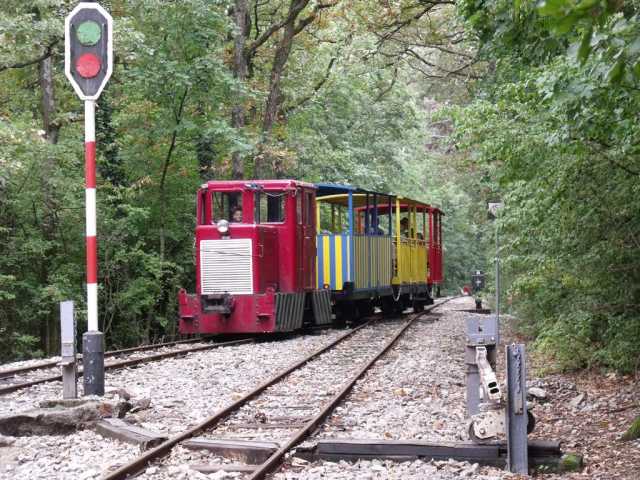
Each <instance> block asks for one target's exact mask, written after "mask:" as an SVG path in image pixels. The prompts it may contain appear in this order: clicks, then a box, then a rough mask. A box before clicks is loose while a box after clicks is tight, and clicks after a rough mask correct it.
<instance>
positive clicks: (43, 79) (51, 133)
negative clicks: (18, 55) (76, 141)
mask: <svg viewBox="0 0 640 480" xmlns="http://www.w3.org/2000/svg"><path fill="white" fill-rule="evenodd" d="M52 63H53V61H52V59H51V57H47V58H45V59H44V60H42V61H41V62H40V68H39V74H40V79H39V80H40V88H41V90H42V124H43V125H42V126H43V130H44V134H45V138H46V139H47V141H48V142H49V143H51V144H53V145H55V144H56V143H58V132H59V130H60V127H59V126H58V125H57V123H56V122H55V121H54V117H55V114H56V104H55V96H54V89H53V67H52Z"/></svg>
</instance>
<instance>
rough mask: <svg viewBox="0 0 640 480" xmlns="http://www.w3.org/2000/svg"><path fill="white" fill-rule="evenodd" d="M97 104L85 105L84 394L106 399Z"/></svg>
mask: <svg viewBox="0 0 640 480" xmlns="http://www.w3.org/2000/svg"><path fill="white" fill-rule="evenodd" d="M95 108H96V102H95V101H94V100H85V102H84V125H85V183H86V216H87V220H86V222H87V231H86V235H87V332H86V333H85V334H84V335H83V336H82V359H83V365H84V373H83V379H84V382H83V383H84V394H85V395H104V348H103V345H104V340H103V335H102V333H101V332H100V331H99V328H98V245H97V241H96V133H95V113H96V112H95Z"/></svg>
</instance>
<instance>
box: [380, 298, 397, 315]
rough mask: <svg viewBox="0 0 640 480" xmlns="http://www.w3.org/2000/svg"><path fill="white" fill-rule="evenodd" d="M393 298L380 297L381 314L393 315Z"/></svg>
mask: <svg viewBox="0 0 640 480" xmlns="http://www.w3.org/2000/svg"><path fill="white" fill-rule="evenodd" d="M393 304H394V302H393V298H391V297H382V299H381V301H380V310H382V315H384V316H389V315H393Z"/></svg>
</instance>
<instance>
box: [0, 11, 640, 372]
mask: <svg viewBox="0 0 640 480" xmlns="http://www.w3.org/2000/svg"><path fill="white" fill-rule="evenodd" d="M101 3H102V4H103V6H104V7H105V8H107V9H108V10H109V11H110V12H111V14H112V16H113V17H114V24H115V33H114V38H115V65H114V73H113V77H112V78H111V80H110V82H109V84H108V86H107V88H106V90H105V92H104V94H103V95H102V96H101V98H100V100H99V102H98V105H97V140H98V145H99V146H98V171H99V175H98V237H99V259H100V260H99V261H100V266H99V283H100V295H99V301H100V306H99V310H100V312H101V314H100V321H101V328H102V329H103V331H105V333H106V338H107V341H108V342H109V345H110V346H127V345H133V344H137V343H140V342H141V341H151V340H154V339H157V338H160V337H163V336H166V335H172V334H175V327H176V292H177V290H178V288H180V287H186V288H188V289H192V286H193V283H194V265H193V264H194V250H193V230H194V224H195V212H194V210H195V192H196V190H197V188H198V187H199V185H201V184H202V182H203V181H206V180H209V179H223V178H252V177H254V178H258V177H259V178H270V177H291V178H297V179H304V180H308V181H335V182H347V183H352V184H356V185H358V186H361V187H368V188H375V189H379V190H384V191H389V192H394V193H399V194H405V195H409V196H412V197H415V198H418V199H421V200H424V201H427V202H430V203H432V204H436V205H438V206H440V207H441V208H442V209H443V210H444V211H445V213H446V215H447V217H446V219H445V228H446V230H445V243H446V253H445V265H446V271H445V277H446V279H447V280H446V281H447V283H446V285H445V287H446V289H447V291H448V292H450V293H451V292H456V291H457V290H458V289H459V287H461V286H462V285H463V284H464V283H466V282H468V281H469V276H470V273H471V272H472V271H474V270H476V269H482V270H485V271H491V270H492V264H493V259H494V256H495V251H494V235H495V233H496V230H498V231H499V234H500V236H501V239H502V240H501V245H502V247H501V250H500V255H501V257H502V258H503V259H504V260H505V262H506V264H505V270H506V271H505V272H504V273H505V277H506V278H505V280H506V282H505V285H504V287H505V290H503V292H504V293H503V295H504V300H506V303H507V305H508V308H509V309H510V311H511V313H513V314H515V315H516V316H517V318H519V320H520V321H519V324H518V326H519V328H520V330H521V332H523V333H525V334H527V335H530V336H531V338H532V339H535V342H536V343H535V345H536V346H537V347H538V348H539V349H540V351H542V352H544V353H545V354H548V355H549V358H552V359H554V360H555V361H556V364H557V365H559V366H561V367H567V368H571V367H583V366H588V365H593V364H599V365H605V366H609V367H613V368H617V369H620V370H624V371H631V370H634V369H637V368H638V367H639V358H640V320H639V319H638V316H637V314H636V313H634V312H635V310H636V307H637V305H638V304H639V300H640V299H639V291H638V285H639V280H640V279H638V272H640V269H639V268H638V265H637V262H638V260H637V258H638V247H639V246H640V244H639V238H638V231H639V228H638V227H639V226H640V225H639V222H640V220H638V219H639V218H640V217H639V215H638V213H639V212H638V207H639V201H638V186H637V185H638V181H637V180H638V178H637V177H638V175H639V174H640V164H639V160H638V152H637V149H638V134H639V132H638V126H637V125H638V121H637V120H638V119H637V112H638V111H639V109H638V101H639V97H638V91H639V85H638V80H639V77H640V58H639V56H640V36H639V33H640V32H639V25H640V24H639V22H638V5H637V2H635V1H627V2H614V1H605V0H596V1H586V0H585V1H581V2H576V1H573V0H544V1H540V2H521V1H515V2H514V1H512V0H510V1H506V0H484V1H478V0H459V1H457V2H450V1H447V0H442V1H440V0H436V1H428V2H425V1H423V0H385V1H377V0H376V1H373V0H358V1H355V2H347V1H344V0H273V1H271V0H270V1H264V0H183V1H180V2H175V1H169V0H120V1H118V0H111V1H103V2H101ZM75 4H76V2H74V1H71V0H26V1H25V0H5V1H3V2H2V4H1V5H0V360H7V359H9V358H24V357H32V356H37V355H45V354H52V353H55V352H57V351H58V348H59V346H58V343H59V338H58V332H57V329H58V325H57V324H58V302H59V301H61V300H67V299H73V300H75V301H76V305H77V308H78V309H79V310H80V315H79V316H78V319H79V321H80V325H79V328H80V330H81V331H82V330H84V328H85V325H84V324H83V322H84V313H83V309H84V304H83V302H84V267H83V266H84V254H85V252H84V229H83V223H84V184H83V144H82V138H83V134H82V130H83V110H82V104H81V102H80V101H79V100H78V98H77V97H76V96H75V93H74V92H73V90H72V88H71V86H70V85H69V84H68V82H67V80H66V78H65V76H64V39H63V24H64V17H65V16H66V15H67V13H68V12H69V11H70V10H71V9H72V8H73V6H74V5H75ZM496 200H501V201H503V202H504V204H505V208H504V210H503V212H501V214H500V216H499V218H498V220H497V221H495V222H490V221H488V220H487V214H486V204H487V202H489V201H496ZM491 295H492V294H491V293H490V292H489V294H488V295H487V296H486V297H485V300H489V299H490V298H491Z"/></svg>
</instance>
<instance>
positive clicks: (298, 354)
mask: <svg viewBox="0 0 640 480" xmlns="http://www.w3.org/2000/svg"><path fill="white" fill-rule="evenodd" d="M342 333H343V331H339V330H325V331H321V332H319V333H316V334H314V335H304V336H295V337H293V338H289V339H284V340H277V341H268V342H258V343H250V344H242V345H235V346H229V347H222V348H218V349H213V350H206V351H202V352H193V353H189V354H187V355H186V356H184V357H181V358H170V359H166V360H162V361H156V362H151V363H148V364H143V365H140V366H138V367H135V368H126V369H120V370H114V371H111V372H107V374H106V378H105V391H106V392H112V393H108V394H107V395H105V398H106V399H109V398H111V399H115V398H117V394H116V393H115V391H117V390H119V389H124V390H126V391H127V392H128V393H129V394H131V396H132V402H134V401H135V400H140V399H143V398H149V399H151V404H150V407H149V408H148V409H146V410H141V411H139V412H137V413H134V414H130V415H127V417H128V418H132V419H134V420H136V421H137V422H138V424H139V425H140V426H142V427H144V428H148V429H150V430H155V431H158V432H163V433H166V434H168V435H172V434H175V433H178V432H182V431H184V430H186V429H187V428H189V427H191V426H194V425H196V424H197V423H199V422H201V421H202V420H204V419H205V418H207V417H208V416H209V415H211V414H213V413H214V412H216V411H217V410H219V409H220V408H222V407H224V406H226V405H228V404H229V403H231V402H232V401H233V400H235V399H236V398H238V397H239V396H241V395H242V394H244V393H246V392H248V391H249V390H251V389H252V388H255V387H256V386H257V385H259V384H260V383H261V382H262V381H264V380H266V379H267V378H268V377H270V376H272V375H274V374H275V373H276V372H278V371H280V370H282V369H284V368H285V367H286V366H288V365H290V364H292V363H293V362H294V361H296V360H298V359H300V358H303V357H304V356H306V355H308V354H309V353H311V352H312V351H313V350H316V349H317V348H319V347H320V346H322V345H324V344H326V343H328V342H329V341H330V340H331V339H333V338H335V337H337V336H338V335H341V334H342ZM81 381H82V380H80V381H79V383H81ZM80 388H81V386H80ZM61 390H62V386H61V383H60V382H53V383H48V384H42V385H37V386H34V387H31V388H29V389H25V390H20V391H17V392H14V393H12V394H9V395H5V396H1V397H0V415H6V414H12V413H13V414H15V413H19V412H21V411H25V410H28V409H31V408H35V407H37V406H38V404H39V402H40V401H43V400H47V399H55V398H60V397H61ZM43 438H48V439H55V442H53V441H51V440H50V443H51V444H49V443H43V442H42V439H43ZM88 439H90V441H89V440H88ZM58 445H63V446H64V451H65V452H67V454H66V455H67V457H68V463H69V464H70V465H72V466H74V465H83V467H82V468H81V470H78V471H77V472H76V473H75V474H74V475H73V476H71V475H69V472H68V471H67V470H62V469H61V468H57V467H56V465H57V463H56V460H55V459H56V458H57V457H58V456H59V455H58V453H59V451H60V450H59V448H58ZM91 452H97V453H96V455H95V457H94V456H93V454H92V453H91ZM138 454H139V452H138V448H137V447H135V446H133V445H129V444H126V443H122V442H119V441H115V440H108V439H104V438H103V437H101V436H98V435H96V434H94V433H92V432H89V431H79V432H77V433H75V434H73V435H69V436H60V437H21V438H19V439H18V441H16V444H14V445H13V446H12V447H3V448H0V459H2V461H1V462H0V480H5V479H6V480H10V479H11V480H13V479H16V480H17V479H25V480H27V479H31V478H47V479H51V480H53V479H60V480H63V479H68V478H85V479H90V478H98V477H99V476H100V474H101V473H102V472H103V471H104V470H105V469H107V468H108V467H111V468H114V467H116V466H118V465H121V464H123V463H126V462H127V461H128V460H131V459H132V458H134V457H135V456H136V455H138ZM21 456H22V457H21ZM20 458H23V461H22V462H21V461H20ZM7 468H9V470H7ZM80 471H82V472H83V473H82V474H80V473H79V472H80ZM92 472H93V473H92ZM40 474H41V475H42V477H39V476H38V475H40ZM82 475H86V476H82Z"/></svg>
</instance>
